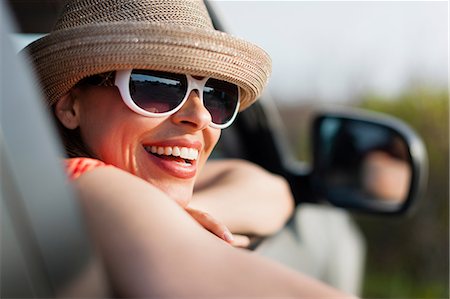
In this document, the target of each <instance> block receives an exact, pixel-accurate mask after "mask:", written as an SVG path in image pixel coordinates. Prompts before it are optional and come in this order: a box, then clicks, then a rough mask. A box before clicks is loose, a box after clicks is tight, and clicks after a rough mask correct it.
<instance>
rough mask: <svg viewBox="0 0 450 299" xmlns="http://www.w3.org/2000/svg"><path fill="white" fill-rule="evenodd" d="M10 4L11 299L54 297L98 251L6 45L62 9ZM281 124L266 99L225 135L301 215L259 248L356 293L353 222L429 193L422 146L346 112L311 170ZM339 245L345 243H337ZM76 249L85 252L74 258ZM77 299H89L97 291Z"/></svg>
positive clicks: (6, 104)
mask: <svg viewBox="0 0 450 299" xmlns="http://www.w3.org/2000/svg"><path fill="white" fill-rule="evenodd" d="M206 3H207V4H208V2H206ZM9 4H10V5H11V10H9V8H8V7H4V6H5V3H3V2H2V3H1V4H0V5H2V9H1V12H2V14H3V15H2V16H1V18H0V20H1V21H0V22H1V23H2V24H1V25H2V26H0V27H1V30H2V31H1V35H2V38H1V40H2V44H1V47H2V48H1V50H2V51H1V62H2V68H1V71H2V85H1V107H2V111H1V113H2V116H1V131H0V132H1V133H0V146H1V151H0V154H1V161H2V163H1V165H2V187H1V189H2V193H1V204H2V209H1V211H2V255H1V261H2V276H1V277H2V290H1V294H2V297H30V298H32V297H55V296H57V295H58V294H60V293H61V292H62V291H63V290H64V288H65V287H66V286H67V282H68V281H71V280H73V279H74V278H76V279H79V278H80V277H81V275H82V274H83V273H82V272H81V269H82V266H83V265H84V264H85V263H86V262H87V260H88V259H90V258H92V255H93V251H92V250H91V248H90V247H91V244H90V243H89V241H88V239H87V235H86V232H85V230H84V224H83V221H82V217H81V216H80V212H79V210H78V206H77V205H76V204H75V200H74V194H73V192H72V191H71V189H70V186H69V185H68V184H67V182H65V180H64V173H63V171H62V169H61V166H60V165H59V162H58V161H57V159H55V158H54V157H57V156H58V155H61V154H60V153H61V146H60V144H59V141H58V140H57V138H56V137H55V136H56V134H55V132H54V129H53V127H52V124H51V123H50V120H49V118H48V116H47V115H46V112H45V111H43V109H42V107H40V106H39V104H38V103H39V98H38V96H37V95H38V94H39V92H35V91H36V89H35V88H36V86H35V84H34V83H33V76H32V74H31V73H30V69H29V68H28V66H27V65H26V63H24V61H23V60H22V59H21V57H19V56H17V55H16V52H17V51H16V50H15V49H14V45H13V44H12V43H11V42H8V41H9V40H10V39H9V35H10V33H11V32H13V31H14V30H13V29H12V28H11V27H12V26H13V25H12V22H13V21H12V19H13V18H17V22H18V24H19V27H20V28H22V29H21V30H22V32H27V33H33V32H34V33H36V32H48V30H49V28H50V27H51V24H52V22H51V20H54V18H55V17H56V15H57V13H58V11H59V9H60V8H61V2H58V1H54V2H52V1H34V2H33V3H32V4H31V3H30V2H23V1H9ZM207 7H208V9H209V10H210V14H211V17H212V19H213V23H214V25H215V27H216V28H217V29H219V30H224V28H223V27H222V26H221V24H220V22H219V21H220V18H219V16H218V15H217V14H216V13H215V11H214V10H213V6H211V5H209V4H208V5H207ZM30 10H31V11H34V13H33V14H31V15H32V16H33V17H32V18H29V17H28V16H29V15H30V14H29V12H30ZM42 20H45V22H42ZM279 118H280V115H279V113H278V111H277V110H276V109H275V108H274V106H273V103H272V99H271V98H270V97H269V96H268V95H265V96H264V98H263V99H262V100H261V101H258V102H257V103H255V104H254V105H252V106H251V107H250V108H249V109H247V110H246V111H244V112H243V113H241V114H240V115H239V117H238V118H237V120H236V122H235V124H234V125H233V126H231V127H230V128H228V129H226V130H224V131H223V133H222V137H221V140H220V143H219V145H218V148H217V150H216V152H215V154H214V156H215V158H239V159H246V160H249V161H252V162H254V163H256V164H258V165H261V166H262V167H264V168H265V169H267V170H269V171H270V172H273V173H276V174H279V175H281V176H283V177H284V178H285V179H286V180H287V181H288V183H289V185H290V187H291V190H292V194H293V196H294V198H295V203H296V206H297V209H296V212H295V213H294V215H293V216H292V218H291V220H290V221H289V222H288V223H287V225H286V227H285V228H283V229H282V230H281V231H280V232H279V233H277V234H276V235H274V236H271V237H268V238H263V239H259V240H258V242H257V243H255V245H254V246H253V248H252V249H253V250H255V251H257V252H259V253H260V254H263V255H266V256H268V257H271V258H273V259H276V260H278V261H280V262H282V263H285V264H287V265H288V266H290V267H292V268H294V269H296V270H298V271H302V272H305V273H308V274H310V275H312V276H315V277H317V278H319V279H322V280H324V281H326V282H328V283H329V284H331V285H333V286H335V287H337V288H340V289H343V290H346V291H348V292H351V293H354V294H358V293H359V289H360V282H361V279H362V276H363V264H364V255H365V248H364V247H365V244H364V239H363V237H362V236H361V233H360V232H359V230H358V228H357V227H356V226H355V225H354V223H353V222H352V220H351V218H350V217H349V216H348V213H347V212H346V211H359V212H363V213H372V214H377V215H390V216H394V217H395V216H397V215H401V214H404V213H408V212H410V211H411V210H412V208H413V207H414V206H415V204H416V203H417V202H418V200H419V199H420V195H421V194H422V192H423V190H424V188H425V187H426V186H425V181H426V177H427V154H426V151H425V148H424V145H423V142H422V140H421V138H420V137H419V136H418V135H417V134H416V133H415V132H414V131H413V130H412V129H411V128H410V127H409V126H408V125H407V124H405V123H404V122H402V121H400V120H398V119H396V118H394V117H391V116H387V115H382V114H377V113H374V112H370V111H363V110H355V109H350V108H348V107H347V108H341V109H335V108H333V109H331V110H320V111H318V112H316V113H315V116H314V118H313V120H312V124H311V127H312V131H311V132H310V140H311V144H312V149H311V152H312V157H313V159H312V163H310V165H308V164H307V163H304V162H303V161H298V160H297V159H295V158H294V156H293V154H292V153H291V152H290V150H289V148H288V147H287V146H286V140H285V133H284V132H283V130H284V129H283V127H282V125H281V123H280V121H279ZM374 154H375V155H374ZM374 157H375V158H374ZM380 157H381V158H380ZM391 160H392V161H394V162H395V164H396V165H400V168H401V169H402V171H400V172H399V174H398V175H397V176H396V177H397V178H398V177H400V183H398V184H396V185H395V186H394V189H395V190H394V192H393V193H388V194H385V193H382V192H379V191H382V189H385V188H384V187H381V186H384V185H375V186H371V185H370V182H373V181H386V177H385V173H384V172H383V169H384V168H383V166H381V168H380V163H379V162H380V161H382V162H381V163H384V162H386V161H388V162H387V163H389V161H391ZM381 165H382V164H381ZM384 167H387V166H384ZM380 169H381V170H380ZM402 178H404V179H402ZM388 181H389V180H388ZM368 182H369V183H368ZM393 194H394V195H393ZM336 234H338V235H340V236H341V238H340V239H339V240H337V239H336V238H332V236H333V235H336ZM74 247H76V248H77V250H76V251H74V250H71V248H74ZM78 291H79V292H81V294H85V293H88V292H89V288H88V286H85V289H83V290H78Z"/></svg>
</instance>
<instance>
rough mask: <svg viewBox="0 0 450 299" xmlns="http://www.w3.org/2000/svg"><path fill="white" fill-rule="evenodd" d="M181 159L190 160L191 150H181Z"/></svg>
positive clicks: (184, 148)
mask: <svg viewBox="0 0 450 299" xmlns="http://www.w3.org/2000/svg"><path fill="white" fill-rule="evenodd" d="M180 157H181V158H183V159H188V158H189V150H188V149H187V147H182V148H181V150H180Z"/></svg>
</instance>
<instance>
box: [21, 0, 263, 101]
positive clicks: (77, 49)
mask: <svg viewBox="0 0 450 299" xmlns="http://www.w3.org/2000/svg"><path fill="white" fill-rule="evenodd" d="M26 51H28V54H29V55H30V57H31V60H32V62H33V65H34V67H35V69H36V72H37V74H38V77H39V80H40V82H41V84H42V86H43V89H44V92H45V95H46V97H47V101H48V104H49V105H52V104H54V103H55V102H56V101H57V100H58V99H59V98H60V97H61V96H63V95H64V94H65V93H67V92H68V91H69V90H70V89H71V88H72V87H73V86H74V85H75V84H76V83H77V82H78V81H79V80H81V79H82V78H84V77H87V76H90V75H94V74H98V73H103V72H107V71H113V70H120V69H132V68H141V69H153V70H160V71H167V72H175V73H183V74H191V75H195V76H204V77H214V78H217V79H221V80H225V81H228V82H232V83H235V84H236V85H238V86H239V87H240V89H241V108H240V110H243V109H245V108H247V107H248V106H249V105H250V104H252V103H253V102H254V101H255V100H256V98H257V97H258V96H259V95H260V94H261V92H262V90H263V88H264V86H265V85H266V83H267V79H268V77H269V74H270V71H271V60H270V57H269V56H268V55H267V53H266V52H264V51H263V50H262V49H261V48H259V47H257V46H255V45H253V44H251V43H249V42H247V41H244V40H242V39H239V38H236V37H233V36H231V35H229V34H226V33H223V32H219V31H217V30H215V29H214V28H213V25H212V22H211V19H210V17H209V15H208V12H207V10H206V7H205V5H204V3H203V2H202V1H200V0H154V1H152V0H72V1H68V2H67V4H66V6H65V8H64V11H63V13H62V15H61V16H60V18H59V20H58V21H57V23H56V26H55V28H54V29H53V31H52V32H51V33H50V34H48V35H46V36H45V37H43V38H41V39H39V40H37V41H35V42H33V43H32V44H30V45H29V46H28V47H27V48H26Z"/></svg>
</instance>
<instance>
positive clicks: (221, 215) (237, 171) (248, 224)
mask: <svg viewBox="0 0 450 299" xmlns="http://www.w3.org/2000/svg"><path fill="white" fill-rule="evenodd" d="M293 203H294V201H293V198H292V195H291V191H290V188H289V185H288V184H287V182H286V181H285V180H284V179H283V178H281V177H279V176H276V175H273V174H270V173H269V172H267V171H265V170H264V169H262V168H261V167H259V166H257V165H254V164H251V163H249V162H246V161H243V160H217V161H208V162H207V163H206V165H205V167H204V169H203V171H202V173H201V174H200V177H199V178H198V181H197V184H196V187H195V190H194V196H193V199H192V202H191V204H190V207H193V208H195V209H199V210H202V211H206V212H208V213H210V214H211V215H212V216H213V217H215V218H217V219H219V220H220V221H222V222H223V223H224V224H225V225H226V226H227V227H228V228H229V229H230V230H231V231H232V232H233V233H242V234H256V235H268V234H272V233H274V232H276V231H277V230H279V229H280V228H281V227H282V226H283V225H284V224H285V222H286V220H287V219H288V218H289V216H290V215H291V213H292V211H293Z"/></svg>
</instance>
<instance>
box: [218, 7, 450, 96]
mask: <svg viewBox="0 0 450 299" xmlns="http://www.w3.org/2000/svg"><path fill="white" fill-rule="evenodd" d="M212 5H213V7H214V8H215V9H216V12H217V13H218V14H219V16H220V17H221V20H222V23H224V26H225V28H226V29H227V31H229V32H231V33H232V34H234V35H236V36H239V37H242V38H245V39H247V40H250V41H252V42H254V43H256V44H258V45H259V46H261V47H263V48H264V49H265V50H266V51H267V52H268V53H269V54H270V55H271V56H272V60H273V72H272V77H271V79H270V82H269V92H270V93H271V94H272V95H273V96H274V97H275V98H276V99H277V101H282V102H285V103H289V102H292V101H297V100H299V99H302V100H303V101H308V100H314V101H323V102H345V101H348V100H355V99H357V98H358V96H359V95H361V94H364V93H366V92H375V93H377V94H381V95H386V96H395V95H398V94H400V93H401V92H402V91H404V90H406V89H408V88H410V87H411V86H414V85H425V86H430V87H437V88H447V86H448V74H449V73H448V35H449V34H448V2H447V1H395V2H394V1H373V2H369V1H347V2H341V1H331V2H330V1H328V2H325V1H219V0H215V1H212Z"/></svg>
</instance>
